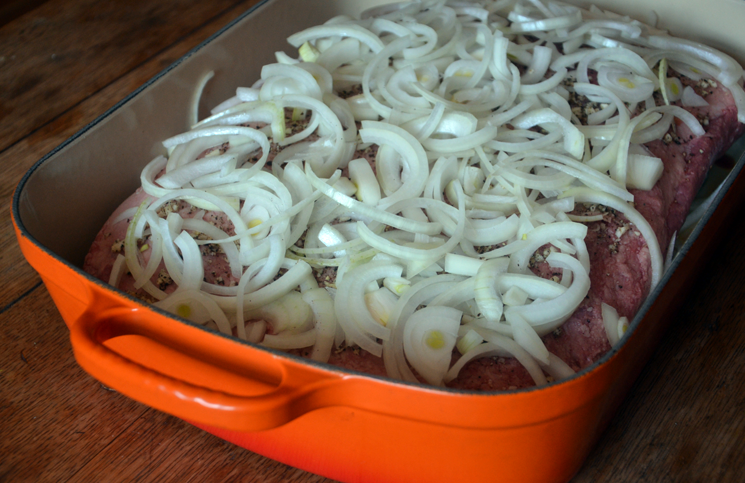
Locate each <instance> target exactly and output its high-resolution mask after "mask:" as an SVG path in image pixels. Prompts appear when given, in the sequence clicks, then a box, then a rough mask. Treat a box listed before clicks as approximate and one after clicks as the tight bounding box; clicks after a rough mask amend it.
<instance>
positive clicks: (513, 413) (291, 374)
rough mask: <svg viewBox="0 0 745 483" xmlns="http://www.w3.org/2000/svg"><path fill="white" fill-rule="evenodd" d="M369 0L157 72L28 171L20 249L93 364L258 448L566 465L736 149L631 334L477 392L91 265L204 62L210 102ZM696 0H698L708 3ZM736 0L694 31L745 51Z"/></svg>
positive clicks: (296, 0) (487, 465) (86, 361)
mask: <svg viewBox="0 0 745 483" xmlns="http://www.w3.org/2000/svg"><path fill="white" fill-rule="evenodd" d="M377 3H383V2H377ZM583 3H585V2H583ZM601 3H603V2H601ZM604 3H605V4H606V5H603V6H604V7H608V5H607V4H611V3H612V2H604ZM372 4H374V2H362V1H357V2H351V1H321V0H315V1H303V0H293V1H289V0H287V1H284V0H283V1H279V0H275V1H266V2H263V3H261V4H259V5H258V6H257V7H256V8H254V9H252V10H251V11H249V12H247V13H246V14H245V15H244V16H243V17H242V18H241V19H239V20H238V21H237V22H235V23H233V24H231V25H230V26H229V27H227V28H226V29H224V30H223V31H221V32H220V33H219V34H218V35H216V36H215V37H213V38H212V39H210V40H209V41H207V42H206V43H205V44H203V45H201V46H200V47H199V48H197V49H196V50H195V51H194V52H192V53H190V54H189V55H187V56H186V57H184V58H183V59H181V60H180V61H179V62H177V63H176V64H174V65H173V66H171V67H170V68H169V69H167V70H166V71H164V72H163V73H161V74H160V75H159V76H157V77H156V78H154V79H153V80H151V81H150V82H149V83H148V84H146V85H145V86H143V87H142V88H141V89H139V90H138V91H137V92H135V93H134V94H132V95H131V96H129V97H128V98H126V99H125V100H123V101H122V102H121V103H119V104H118V105H117V106H115V107H114V108H113V109H112V110H110V111H109V112H107V113H105V114H104V115H103V116H101V117H100V118H99V119H97V120H96V121H95V122H93V123H92V124H91V125H89V126H87V127H86V128H85V129H83V130H82V131H81V132H79V133H77V134H76V135H75V136H73V137H72V138H70V139H69V140H68V141H66V142H65V143H64V144H63V145H61V146H60V147H58V148H57V149H55V150H54V151H53V152H51V153H50V154H49V155H47V156H46V157H44V158H43V159H42V160H40V161H39V162H38V163H37V164H36V165H35V166H34V167H33V168H32V169H31V170H30V171H29V172H28V173H27V174H26V176H25V177H24V178H23V180H22V181H21V183H20V184H19V186H18V188H17V190H16V192H15V195H14V198H13V207H12V216H13V223H14V225H15V229H16V233H17V236H18V240H19V243H20V245H21V248H22V250H23V253H24V255H25V257H26V258H27V260H28V261H29V263H30V264H31V265H32V266H33V267H34V268H35V269H36V270H37V271H38V272H39V274H40V275H41V278H42V280H43V281H44V283H45V285H46V287H47V289H48V290H49V293H50V294H51V296H52V298H53V299H54V302H55V304H56V305H57V307H58V308H59V311H60V313H61V314H62V316H63V318H64V320H65V323H66V324H67V326H68V327H69V329H70V338H71V341H72V347H73V350H74V353H75V357H76V359H77V361H78V362H79V364H80V365H81V366H82V367H83V368H84V369H85V370H86V371H87V372H89V373H90V374H91V375H92V376H93V377H95V378H97V379H99V380H100V381H101V382H102V383H104V384H105V385H106V386H109V387H112V388H114V389H116V390H117V391H119V392H121V393H123V394H125V395H127V396H129V397H131V398H133V399H136V400H138V401H141V402H143V403H145V404H148V405H150V406H152V407H154V408H157V409H159V410H162V411H165V412H168V413H170V414H173V415H175V416H178V417H180V418H183V419H185V420H187V421H189V422H191V423H193V424H195V425H197V426H199V427H201V428H203V429H205V430H207V431H209V432H211V433H214V434H216V435H218V436H220V437H222V438H224V439H226V440H228V441H231V442H234V443H236V444H238V445H240V446H243V447H245V448H248V449H250V450H251V451H255V452H257V453H260V454H263V455H266V456H268V457H271V458H274V459H276V460H279V461H282V462H285V463H287V464H290V465H293V466H296V467H299V468H303V469H305V470H308V471H312V472H315V473H319V474H322V475H325V476H328V477H331V478H335V479H339V480H344V481H390V482H393V481H445V480H450V481H497V480H498V481H505V482H511V481H514V482H518V481H519V482H530V481H545V482H548V481H556V482H562V481H567V480H569V479H570V478H571V477H572V475H573V474H574V473H576V472H577V471H578V469H579V468H580V466H581V465H582V462H583V461H584V459H585V458H586V456H587V454H588V453H589V451H590V449H591V447H592V445H593V444H594V442H595V441H596V440H597V438H598V437H599V435H600V433H601V432H602V431H603V429H604V428H605V426H606V425H607V423H608V421H609V420H610V418H611V417H612V416H613V414H614V412H615V410H616V409H617V407H618V406H619V404H620V403H621V401H622V399H623V397H624V395H625V394H626V392H627V391H628V389H629V387H630V386H631V384H632V383H633V381H634V379H635V378H636V377H637V375H638V373H639V371H640V370H641V369H642V367H643V365H644V364H645V362H646V361H647V359H648V358H649V356H650V354H651V352H652V350H653V349H654V347H655V346H656V345H657V343H658V341H659V340H660V338H661V337H662V334H663V332H664V330H665V329H666V327H667V325H668V324H669V321H670V314H671V313H672V312H671V311H672V310H673V309H674V307H673V299H674V297H675V296H677V295H679V294H680V292H681V291H683V290H685V287H686V284H687V283H688V282H689V281H690V280H691V279H692V274H693V273H695V271H696V270H697V269H698V267H699V266H700V265H701V260H703V259H702V258H701V256H700V255H701V254H702V253H705V251H706V248H707V247H708V246H709V244H710V242H711V240H712V238H713V237H714V235H715V233H716V230H717V228H718V226H719V225H720V224H721V223H722V221H723V220H724V219H725V217H726V216H728V211H727V210H728V207H729V206H730V205H731V203H727V202H726V198H727V197H728V196H732V195H731V190H732V186H733V184H737V186H736V187H738V186H740V185H742V184H743V180H742V179H738V176H737V175H738V174H739V172H740V170H741V168H742V165H743V163H745V158H744V157H743V156H740V155H739V153H738V154H737V157H738V158H739V161H738V162H737V164H736V166H735V168H734V169H733V170H732V172H731V173H730V175H729V176H728V177H727V178H726V179H725V180H724V182H723V189H721V190H720V191H719V194H718V196H717V198H716V199H715V201H714V203H713V205H712V206H711V208H710V209H709V210H708V211H707V213H706V214H705V216H704V218H703V220H702V222H701V223H699V224H698V225H697V226H696V228H695V229H694V231H693V233H692V235H691V236H690V237H689V239H688V240H687V241H686V242H685V244H684V245H683V246H682V247H681V249H680V251H679V253H678V254H677V255H676V257H675V258H674V260H673V263H672V266H671V267H670V268H669V269H668V270H667V272H666V273H665V275H664V278H663V283H662V284H660V285H659V286H658V287H657V288H656V290H655V291H654V293H653V294H652V296H651V297H650V298H649V299H648V300H647V301H646V303H645V304H644V305H643V307H642V309H641V310H640V311H639V313H638V314H637V316H636V318H635V319H634V321H633V322H632V324H631V326H630V329H629V330H628V331H627V332H626V334H625V336H624V338H623V339H622V341H621V344H619V345H618V346H617V347H616V348H615V349H614V350H612V351H611V352H610V353H608V354H607V355H606V356H605V357H603V358H602V359H601V360H600V361H598V362H597V363H596V364H594V365H592V366H591V367H589V368H587V369H585V370H583V371H581V372H580V373H578V374H577V375H575V376H573V377H571V378H569V379H567V380H564V381H561V382H558V383H552V384H549V385H548V386H545V387H542V388H540V389H525V390H516V391H509V392H500V393H489V392H467V391H456V390H449V389H438V388H432V387H426V386H421V385H414V384H408V383H402V382H397V381H392V380H388V379H383V378H378V377H374V376H369V375H364V374H359V373H350V372H342V371H340V370H338V369H336V368H334V367H332V366H329V365H326V364H319V363H314V362H312V361H309V360H306V359H300V358H296V357H293V356H287V355H284V354H282V353H280V352H276V351H272V350H269V349H265V348H262V347H258V346H256V345H253V344H250V343H246V342H243V341H240V340H237V339H233V338H229V337H226V336H224V335H221V334H219V333H215V332H212V331H209V330H206V329H204V328H203V327H201V326H197V325H195V324H192V323H191V322H188V321H186V320H184V319H180V318H178V317H176V316H173V315H170V314H167V313H165V312H162V311H160V310H158V309H155V308H152V307H150V306H148V305H145V304H144V303H143V302H141V301H139V300H137V299H135V298H132V297H130V296H128V295H127V294H124V293H122V292H120V291H117V290H114V289H112V288H110V287H109V286H107V285H106V284H104V283H102V282H101V281H99V280H97V279H94V278H92V277H91V276H89V275H88V274H86V273H84V272H83V271H82V270H81V268H80V267H81V266H82V262H83V258H84V256H85V253H86V252H87V250H88V247H89V246H90V242H91V241H92V240H93V238H94V236H95V234H96V232H97V230H98V229H99V228H100V227H101V226H102V225H103V223H104V221H105V220H106V218H107V217H108V215H109V213H111V212H112V211H113V210H114V208H115V207H116V206H117V205H118V204H119V203H120V202H121V201H122V200H123V199H125V198H126V197H127V196H128V195H129V194H130V193H132V192H133V191H134V190H135V188H136V187H137V186H138V184H139V174H140V171H141V169H142V167H143V166H144V164H145V163H147V162H148V161H149V160H150V159H152V158H153V157H154V156H155V155H156V154H158V149H159V142H160V141H161V140H162V139H165V138H167V137H169V136H171V135H173V134H176V133H179V132H182V131H184V130H186V129H188V127H189V126H188V125H187V119H189V109H190V107H191V102H192V99H193V97H194V91H195V88H194V86H195V85H196V84H197V82H198V80H199V79H200V78H201V77H202V76H203V75H204V74H206V73H207V72H209V71H214V72H215V77H214V79H213V80H212V81H210V83H209V84H208V85H207V88H206V89H205V91H204V94H203V96H202V98H201V101H200V106H199V108H200V111H201V112H202V115H204V113H206V112H207V109H208V107H209V106H213V105H216V104H217V103H218V102H219V101H221V100H223V99H225V98H227V97H229V96H230V95H232V93H233V91H234V88H235V86H237V85H245V84H246V83H247V82H251V81H252V80H253V79H256V78H257V77H258V76H259V73H260V68H261V66H262V65H263V64H265V63H269V62H272V60H273V55H274V52H275V51H276V50H279V49H287V48H288V45H287V44H286V42H285V39H286V37H287V36H289V35H290V34H291V33H293V32H295V31H298V30H300V29H302V28H304V27H307V26H310V25H315V24H319V23H322V22H323V21H325V20H326V19H328V18H330V17H332V16H334V15H336V14H338V13H351V14H358V13H359V12H360V11H361V10H363V9H364V8H368V7H370V6H371V5H372ZM656 4H657V5H658V8H657V13H658V14H659V16H660V19H664V20H665V21H664V22H663V23H664V24H665V25H666V26H667V27H668V28H670V27H672V30H673V32H677V33H678V34H679V35H680V34H684V35H685V34H686V32H685V27H686V26H687V25H688V24H687V22H688V21H687V20H686V19H685V18H684V16H683V12H688V13H687V14H686V15H687V18H695V17H697V15H696V14H695V13H691V10H690V9H688V8H682V6H681V5H680V4H679V3H676V5H674V6H672V5H670V6H668V5H667V4H666V3H665V2H657V3H656ZM687 4H690V5H691V7H690V8H691V9H698V10H697V11H703V10H702V9H704V8H705V7H706V6H707V5H708V4H707V5H704V4H703V3H702V4H700V5H698V4H696V3H695V2H686V6H687ZM614 7H617V8H618V9H623V10H625V11H627V12H629V13H630V14H632V15H633V14H635V13H636V14H638V15H643V14H644V12H647V11H648V9H649V8H650V7H649V2H643V1H637V2H626V3H624V4H623V5H621V4H619V5H617V6H615V5H614ZM673 7H675V8H673ZM741 7H742V5H739V4H738V5H735V4H731V3H725V2H720V9H719V10H721V11H718V12H715V13H711V11H709V15H708V17H707V18H708V19H709V23H707V25H703V26H702V25H696V27H695V28H696V30H695V31H692V30H691V31H689V32H688V33H689V35H687V36H688V37H691V36H694V37H696V38H698V39H700V40H702V41H705V42H709V43H711V44H712V45H714V46H716V47H718V48H722V49H723V50H726V51H729V52H730V53H736V52H737V51H738V50H739V49H741V48H742V46H743V45H745V41H743V40H740V37H739V36H737V35H734V33H735V32H737V30H736V27H737V26H738V25H742V24H743V21H745V15H743V10H742V8H741ZM668 14H669V15H668ZM713 15H718V16H719V17H720V18H718V19H717V18H713ZM715 26H716V27H715ZM676 28H677V30H676ZM690 32H695V34H694V35H691V34H690ZM727 32H732V33H733V35H731V36H730V37H727ZM735 57H738V56H737V55H735ZM740 60H742V59H740ZM739 178H742V176H740V177H739ZM723 199H724V200H725V201H724V202H722V200H723Z"/></svg>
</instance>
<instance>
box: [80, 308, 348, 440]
mask: <svg viewBox="0 0 745 483" xmlns="http://www.w3.org/2000/svg"><path fill="white" fill-rule="evenodd" d="M126 335H137V336H141V337H145V338H146V339H149V340H151V341H154V342H157V343H158V344H161V345H165V346H167V347H169V348H172V349H174V350H176V351H177V352H179V353H180V354H186V357H187V358H191V359H192V360H193V361H199V364H200V365H201V367H205V366H204V365H205V363H206V364H207V369H206V372H207V373H208V374H207V377H206V378H205V377H204V375H202V379H201V380H205V379H207V380H210V385H211V386H213V387H205V386H202V385H198V384H194V383H191V382H187V381H184V380H181V379H179V378H178V377H173V376H170V375H167V374H164V373H162V372H159V371H158V370H155V369H152V368H150V367H146V366H145V365H143V364H142V363H140V362H138V361H136V360H133V359H134V357H132V356H131V355H130V356H129V357H125V356H123V355H121V354H119V353H118V352H115V351H113V350H112V349H110V348H109V347H107V346H106V345H105V344H104V343H105V342H106V341H107V340H111V339H114V338H116V337H119V336H126ZM70 340H71V342H72V347H73V351H74V354H75V358H76V359H77V361H78V363H79V364H80V366H81V367H82V368H83V369H84V370H85V371H86V372H88V373H89V374H90V375H92V376H93V377H94V378H96V379H98V380H99V381H101V382H102V383H103V384H104V385H106V386H109V387H111V388H113V389H115V390H117V391H119V392H121V393H122V394H124V395H126V396H128V397H130V398H132V399H135V400H136V401H139V402H142V403H144V404H146V405H148V406H151V407H154V408H156V409H159V410H161V411H164V412H167V413H169V414H172V415H174V416H176V417H179V418H181V419H185V420H189V421H193V422H195V423H201V424H206V425H210V426H217V427H222V428H229V429H233V430H238V431H259V430H266V429H271V428H276V427H278V426H281V425H283V424H285V423H287V422H289V421H292V420H293V419H295V418H298V417H300V416H302V415H303V414H305V413H307V412H309V411H312V410H314V409H317V408H319V407H324V406H327V405H328V404H329V402H328V401H326V399H327V398H325V397H324V393H326V392H327V391H326V389H328V388H329V387H330V386H335V385H336V384H337V383H339V382H341V377H340V376H339V377H337V376H336V374H334V373H329V372H328V371H320V370H318V369H317V368H315V367H313V366H311V365H303V364H299V363H296V362H294V361H292V360H291V359H286V358H281V357H275V356H274V355H273V354H268V353H266V352H263V351H261V350H260V349H256V348H253V347H250V346H247V345H243V344H240V343H238V342H236V341H234V340H230V338H227V337H221V336H219V335H218V336H216V335H215V334H206V333H205V330H204V329H201V328H198V327H193V326H190V325H187V324H184V323H182V322H179V321H177V320H175V319H171V318H168V317H165V316H162V315H159V314H154V313H153V312H151V311H144V310H142V309H124V308H121V309H109V310H104V311H103V312H100V313H97V312H95V311H93V310H90V311H88V312H86V313H85V314H83V316H81V317H80V318H79V319H78V320H77V321H76V323H75V324H74V325H73V326H72V327H71V329H70ZM205 340H206V343H205ZM246 353H248V354H249V356H248V358H249V359H253V360H254V362H255V363H254V364H251V363H250V362H249V363H248V366H249V371H246V370H243V369H244V368H245V367H246V364H241V362H242V361H241V360H240V358H241V357H242V356H241V354H246ZM148 356H149V357H150V358H151V359H152V354H148ZM156 356H157V354H156ZM167 357H168V355H167V354H166V355H164V358H166V359H167ZM243 357H244V359H245V356H243ZM156 358H157V357H156ZM236 358H237V359H238V360H236ZM225 361H230V362H227V364H228V373H229V374H231V375H232V376H233V377H238V378H242V379H244V380H246V381H247V382H248V383H250V384H249V385H251V386H252V387H254V388H259V389H260V390H259V391H258V392H260V394H258V395H248V396H246V395H241V394H235V393H236V392H240V391H236V390H235V389H236V388H235V387H233V388H230V387H223V386H227V385H228V384H226V383H224V382H222V381H220V379H219V374H220V373H222V374H225V371H226V368H225V366H224V365H223V364H222V363H225ZM187 362H188V361H187ZM231 366H232V367H231ZM210 368H212V369H213V370H212V371H211V369H210ZM211 372H214V373H215V374H216V375H217V376H216V377H215V378H214V381H213V380H212V379H210V374H211ZM223 379H224V378H223ZM239 380H240V379H239ZM214 386H217V387H219V388H220V389H215V388H214ZM231 389H232V390H231ZM332 392H333V391H332Z"/></svg>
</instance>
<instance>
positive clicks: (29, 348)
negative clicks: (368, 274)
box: [0, 0, 745, 482]
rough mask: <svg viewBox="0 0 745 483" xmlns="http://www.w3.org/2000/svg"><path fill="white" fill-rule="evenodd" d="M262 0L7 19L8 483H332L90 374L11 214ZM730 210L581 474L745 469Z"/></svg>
mask: <svg viewBox="0 0 745 483" xmlns="http://www.w3.org/2000/svg"><path fill="white" fill-rule="evenodd" d="M253 3H255V2H254V0H242V1H239V0H212V1H210V2H198V1H188V0H147V1H143V0H138V1H135V2H123V1H118V2H100V1H99V2H96V1H93V0H49V1H46V2H42V1H39V2H35V4H36V5H38V6H36V7H32V9H31V10H23V9H21V10H20V11H25V12H26V13H25V14H23V15H22V16H20V17H17V18H15V19H13V20H11V21H10V22H9V23H7V24H5V25H3V26H0V166H1V167H2V168H1V169H2V171H1V172H2V176H0V186H1V187H2V188H1V190H0V203H1V205H2V206H0V217H2V223H0V273H1V274H2V275H1V276H0V348H1V349H0V481H8V482H10V481H13V482H16V481H44V482H46V481H49V482H65V481H81V482H87V481H179V482H185V481H262V482H264V481H297V482H318V481H328V480H326V479H325V478H322V477H319V476H316V475H312V474H310V473H306V472H303V471H300V470H297V469H294V468H291V467H288V466H286V465H283V464H280V463H277V462H275V461H272V460H269V459H266V458H264V457H262V456H259V455H256V454H253V453H251V452H248V451H245V450H243V449H241V448H239V447H236V446H233V445H231V444H229V443H226V442H224V441H222V440H220V439H218V438H216V437H213V436H211V435H209V434H207V433H204V432H202V431H200V430H198V429H196V428H194V427H192V426H190V425H189V424H187V423H184V422H182V421H180V420H178V419H176V418H173V417H171V416H168V415H165V414H163V413H160V412H158V411H155V410H153V409H150V408H148V407H146V406H143V405H141V404H139V403H136V402H134V401H131V400H129V399H127V398H125V397H123V396H121V395H119V394H117V393H116V392H112V391H110V390H107V388H105V387H103V386H102V385H101V384H99V383H98V382H97V381H95V380H94V379H92V378H91V377H89V376H88V375H87V374H86V373H84V372H83V371H82V370H81V369H80V368H79V367H78V366H77V365H76V363H75V361H74V359H73V356H72V351H71V348H70V343H69V339H68V332H67V329H66V328H65V325H64V323H63V322H62V320H61V318H60V316H59V314H58V313H57V311H56V309H55V307H54V305H53V303H52V301H51V299H50V297H49V295H48V293H47V291H46V289H45V288H44V286H43V285H42V284H41V282H40V279H39V277H38V275H37V274H36V273H35V272H34V271H33V270H32V269H31V268H30V267H29V266H28V264H26V262H25V261H24V260H23V257H22V256H21V253H20V250H19V249H18V246H17V243H16V240H15V236H14V234H13V230H12V227H11V224H10V202H11V201H10V200H11V196H12V193H13V190H14V189H15V186H16V184H17V183H18V181H19V180H20V178H21V176H22V175H23V173H25V172H26V170H28V169H29V168H30V167H31V166H32V165H33V163H34V162H35V161H36V160H38V159H39V158H40V157H42V156H43V155H44V154H46V153H47V152H49V151H50V150H51V149H53V148H54V147H55V146H57V145H58V144H60V143H61V142H62V141H64V140H65V139H66V138H67V137H69V136H70V135H72V134H74V133H75V132H76V131H78V130H79V129H81V128H82V127H83V126H85V125H86V124H87V123H89V122H90V121H92V120H93V119H95V118H96V117H97V116H98V115H100V114H101V113H103V112H104V111H105V110H106V109H108V108H109V107H111V106H113V105H114V104H115V103H116V102H117V101H118V100H120V99H121V98H123V97H124V96H125V95H127V94H128V93H130V92H132V91H133V90H134V89H135V88H137V87H138V86H139V85H141V84H142V83H144V82H145V81H146V80H147V79H149V78H150V77H152V76H153V75H155V74H156V73H158V72H159V71H161V70H162V69H163V68H165V67H166V66H168V65H169V64H171V63H172V62H174V61H175V60H176V59H178V58H179V57H180V56H182V55H183V54H185V53H186V52H188V51H189V50H190V49H191V48H192V47H194V46H195V45H197V44H198V43H199V42H201V41H203V40H204V39H206V38H207V37H209V36H210V35H211V34H213V33H214V32H216V31H217V30H218V29H219V28H221V27H222V26H224V25H225V24H227V23H228V22H229V21H230V20H232V19H234V18H236V17H237V16H238V15H240V14H241V13H242V12H243V11H245V10H246V9H247V8H248V7H249V6H250V5H252V4H253ZM11 10H12V9H11ZM11 10H8V11H11ZM3 20H4V19H3V18H2V17H1V16H0V22H1V21H3ZM733 221H737V222H736V223H732V226H731V228H730V229H729V230H728V231H727V232H726V234H725V235H724V236H723V237H722V240H721V244H720V246H719V249H718V250H717V251H716V253H715V254H713V256H712V258H711V261H710V263H708V265H707V267H706V269H705V271H704V272H703V274H702V275H701V276H700V278H699V279H698V281H697V282H696V284H695V286H694V288H693V291H692V293H691V296H690V297H687V298H686V299H685V300H682V301H681V303H680V312H679V314H678V316H677V317H676V320H675V321H674V322H673V324H672V325H673V328H672V329H671V330H670V331H669V332H668V335H667V338H666V340H665V341H664V342H663V343H662V345H661V346H660V347H659V349H658V350H657V352H656V353H655V355H654V357H653V360H652V361H651V362H650V363H649V365H648V366H647V368H646V370H645V371H644V373H643V374H642V375H641V377H640V378H639V380H638V382H637V383H636V385H635V386H634V387H633V389H632V392H631V394H630V395H629V397H628V398H627V400H626V401H625V403H624V404H623V406H622V408H621V409H620V411H619V413H618V415H617V416H616V418H615V419H614V420H613V422H612V424H611V426H610V427H609V428H608V429H607V431H606V432H605V434H604V436H603V438H602V439H601V441H600V442H599V444H598V445H597V447H596V448H595V450H594V451H593V453H592V454H591V455H590V457H589V459H588V460H587V463H586V465H585V467H584V468H583V469H582V471H581V472H580V474H579V475H577V477H576V478H575V480H574V481H576V482H591V481H593V482H594V481H603V482H622V481H623V482H631V481H653V482H661V481H665V482H684V481H685V482H688V481H718V482H725V481H732V482H734V481H743V479H744V478H745V383H744V382H743V379H744V378H743V376H744V375H745V335H744V334H745V325H743V323H744V322H745V315H744V314H745V283H743V277H744V276H745V250H743V249H742V247H741V246H740V240H742V239H744V238H745V223H742V222H740V220H733Z"/></svg>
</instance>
